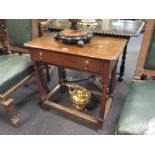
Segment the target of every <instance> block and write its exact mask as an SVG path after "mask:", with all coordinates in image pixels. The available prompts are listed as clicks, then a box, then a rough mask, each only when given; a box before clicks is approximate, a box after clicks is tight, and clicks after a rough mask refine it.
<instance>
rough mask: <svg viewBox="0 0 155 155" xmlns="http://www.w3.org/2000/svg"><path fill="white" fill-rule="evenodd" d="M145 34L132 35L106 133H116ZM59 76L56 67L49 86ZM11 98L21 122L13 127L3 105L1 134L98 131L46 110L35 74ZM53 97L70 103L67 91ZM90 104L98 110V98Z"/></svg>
mask: <svg viewBox="0 0 155 155" xmlns="http://www.w3.org/2000/svg"><path fill="white" fill-rule="evenodd" d="M142 38H143V34H140V35H139V37H136V38H131V39H130V42H129V45H128V53H127V59H126V70H125V76H124V81H122V82H117V85H116V94H115V96H114V99H113V103H112V107H111V109H110V111H109V113H108V115H107V118H106V120H105V123H104V128H103V132H102V133H101V134H103V135H104V134H108V135H111V134H114V133H115V129H116V126H117V122H118V119H119V115H120V112H121V109H122V106H123V104H124V101H125V98H126V96H127V94H128V92H129V88H130V84H131V80H132V78H133V74H134V71H135V68H136V63H137V59H138V54H139V51H140V47H141V42H142ZM119 63H120V62H119ZM118 69H119V67H118ZM67 75H68V77H72V78H77V77H83V76H85V75H84V74H82V73H79V72H76V71H71V70H67ZM57 79H58V78H57V70H56V68H55V69H54V70H53V72H52V74H51V82H50V83H49V86H50V88H52V87H53V86H54V85H55V83H56V81H57ZM82 84H84V85H85V86H86V87H91V88H92V89H96V88H95V87H94V85H93V84H92V83H91V81H90V80H89V81H85V82H82ZM12 98H13V99H14V104H15V106H16V108H17V112H18V116H19V118H20V120H21V122H22V124H21V126H20V127H19V128H14V127H12V126H11V124H10V122H9V117H8V114H7V112H6V111H5V109H4V107H3V106H1V105H0V134H1V135H96V134H97V135H98V133H97V132H96V131H95V130H94V129H95V128H94V127H93V126H91V125H88V124H87V123H85V122H83V121H80V120H78V119H76V118H73V117H70V116H66V115H65V114H62V113H60V112H56V111H53V110H50V111H47V112H46V111H43V110H42V109H41V108H40V107H39V106H38V103H39V94H38V90H37V86H36V82H35V79H34V78H33V79H32V80H31V81H29V83H28V84H27V85H26V86H25V87H22V88H20V89H19V90H18V91H17V92H16V93H15V94H13V95H12ZM53 100H57V101H58V102H62V103H64V104H66V105H67V104H68V101H69V97H68V96H67V95H66V94H64V95H61V96H60V95H59V94H58V95H57V96H56V97H55V98H54V99H53ZM89 108H90V113H92V114H95V113H96V112H97V111H98V102H96V105H95V106H94V107H91V106H90V107H89Z"/></svg>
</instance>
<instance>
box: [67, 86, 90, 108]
mask: <svg viewBox="0 0 155 155" xmlns="http://www.w3.org/2000/svg"><path fill="white" fill-rule="evenodd" d="M68 87H69V94H70V97H71V100H72V102H73V103H74V105H75V107H76V109H77V110H78V111H81V110H84V109H85V106H86V104H88V103H89V101H90V98H91V93H90V92H89V91H88V90H87V89H86V88H84V87H82V86H80V85H77V84H68Z"/></svg>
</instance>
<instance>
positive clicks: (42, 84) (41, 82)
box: [34, 62, 49, 110]
mask: <svg viewBox="0 0 155 155" xmlns="http://www.w3.org/2000/svg"><path fill="white" fill-rule="evenodd" d="M40 68H41V64H40V63H37V62H35V63H34V70H35V75H36V76H35V77H36V82H37V86H38V88H39V93H40V97H41V100H40V105H41V107H42V108H43V109H44V110H47V109H46V106H45V105H44V100H45V98H46V95H47V93H48V92H49V89H48V87H47V83H46V81H45V79H44V75H43V71H42V69H40Z"/></svg>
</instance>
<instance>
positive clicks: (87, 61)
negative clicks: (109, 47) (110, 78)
mask: <svg viewBox="0 0 155 155" xmlns="http://www.w3.org/2000/svg"><path fill="white" fill-rule="evenodd" d="M84 63H85V65H86V66H85V68H84V69H85V70H88V65H89V63H90V62H89V60H85V61H84Z"/></svg>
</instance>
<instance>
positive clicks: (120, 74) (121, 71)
mask: <svg viewBox="0 0 155 155" xmlns="http://www.w3.org/2000/svg"><path fill="white" fill-rule="evenodd" d="M127 45H128V44H126V46H125V48H124V51H123V55H122V62H121V66H120V72H119V78H118V81H123V76H124V71H125V60H126V54H127Z"/></svg>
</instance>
